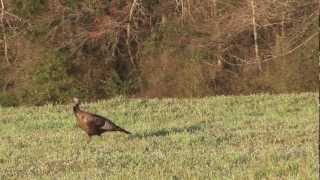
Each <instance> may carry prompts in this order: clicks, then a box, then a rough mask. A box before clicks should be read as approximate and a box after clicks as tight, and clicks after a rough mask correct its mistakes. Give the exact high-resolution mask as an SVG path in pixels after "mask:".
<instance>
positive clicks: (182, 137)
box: [0, 94, 318, 179]
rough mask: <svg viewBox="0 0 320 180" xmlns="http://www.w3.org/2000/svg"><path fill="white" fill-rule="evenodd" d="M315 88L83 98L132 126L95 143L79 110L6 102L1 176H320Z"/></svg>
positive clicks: (1, 111)
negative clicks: (247, 93)
mask: <svg viewBox="0 0 320 180" xmlns="http://www.w3.org/2000/svg"><path fill="white" fill-rule="evenodd" d="M316 98H317V97H316V95H315V94H299V95H277V96H272V95H256V96H234V97H231V96H230V97H227V96H219V97H208V98H202V99H162V100H159V99H146V100H142V99H127V98H124V97H119V98H114V99H111V100H108V101H100V102H96V103H91V104H84V105H83V108H84V109H86V110H88V111H91V112H96V113H99V114H101V115H104V116H107V117H109V118H111V119H113V121H114V122H115V123H117V124H118V125H120V126H122V127H124V128H126V129H128V130H130V131H131V132H133V135H129V136H128V135H126V134H122V133H117V132H116V133H105V134H104V135H103V137H102V138H99V137H94V138H93V139H92V141H91V143H90V144H87V143H86V136H85V134H84V133H83V132H82V131H81V130H80V129H79V128H76V127H75V118H74V116H73V114H72V108H71V107H72V106H71V105H68V106H65V105H58V106H53V105H48V106H43V107H19V108H1V107H0V133H1V139H0V179H11V178H12V179H52V178H54V179H221V178H224V179H225V178H230V179H239V178H240V179H261V178H272V179H273V178H283V179H288V178H289V179H317V177H318V166H317V159H318V157H317V153H318V152H317V143H316V142H317V129H318V121H317V117H318V111H317V106H316Z"/></svg>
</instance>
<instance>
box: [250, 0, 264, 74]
mask: <svg viewBox="0 0 320 180" xmlns="http://www.w3.org/2000/svg"><path fill="white" fill-rule="evenodd" d="M251 8H252V26H253V36H254V49H255V53H256V62H257V64H258V69H259V71H260V72H261V71H262V67H261V60H260V57H259V45H258V33H257V25H256V10H255V0H251Z"/></svg>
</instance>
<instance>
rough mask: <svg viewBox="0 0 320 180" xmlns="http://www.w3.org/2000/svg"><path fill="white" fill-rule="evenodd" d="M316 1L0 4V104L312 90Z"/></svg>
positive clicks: (10, 0) (41, 0) (45, 0)
mask: <svg viewBox="0 0 320 180" xmlns="http://www.w3.org/2000/svg"><path fill="white" fill-rule="evenodd" d="M318 25H319V2H318V1H317V0H304V1H301V0H279V1H270V2H269V1H264V0H161V1H160V0H130V1H127V0H107V1H106V0H90V1H87V0H28V1H25V0H1V14H0V27H1V34H0V60H1V61H0V88H1V89H0V90H1V91H0V104H1V105H3V106H14V105H21V104H34V105H42V104H45V103H48V102H53V103H64V102H69V101H70V100H71V97H73V96H77V97H81V98H84V99H86V100H97V99H101V98H110V97H113V96H118V95H125V96H130V97H203V96H212V95H222V94H223V95H229V94H234V95H237V94H251V93H263V92H265V93H292V92H306V91H308V92H314V91H317V90H318V89H319V88H318V79H317V76H318V75H317V73H318V57H319V51H318V49H319V43H318V42H319V36H318V31H319V26H318Z"/></svg>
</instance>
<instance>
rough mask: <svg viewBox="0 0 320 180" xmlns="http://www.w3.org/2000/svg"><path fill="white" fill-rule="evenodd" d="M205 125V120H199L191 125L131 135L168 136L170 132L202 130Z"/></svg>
mask: <svg viewBox="0 0 320 180" xmlns="http://www.w3.org/2000/svg"><path fill="white" fill-rule="evenodd" d="M204 125H205V122H199V123H196V124H193V125H191V126H185V127H179V128H161V129H159V130H157V131H152V132H146V133H137V134H134V135H132V136H131V138H148V137H163V136H168V135H169V134H175V133H182V132H187V133H196V132H197V131H201V130H202V129H203V127H204Z"/></svg>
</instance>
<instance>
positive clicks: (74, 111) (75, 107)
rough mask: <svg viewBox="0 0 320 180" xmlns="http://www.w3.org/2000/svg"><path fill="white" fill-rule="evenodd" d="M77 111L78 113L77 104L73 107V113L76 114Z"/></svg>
mask: <svg viewBox="0 0 320 180" xmlns="http://www.w3.org/2000/svg"><path fill="white" fill-rule="evenodd" d="M79 111H80V108H79V103H77V104H75V105H74V106H73V113H74V114H77V113H78V112H79Z"/></svg>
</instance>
